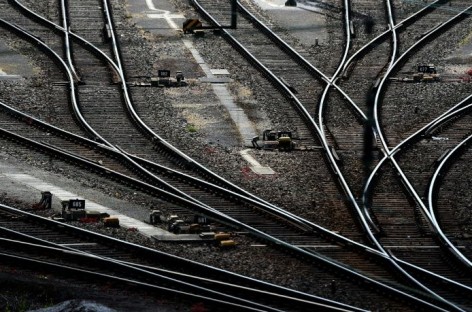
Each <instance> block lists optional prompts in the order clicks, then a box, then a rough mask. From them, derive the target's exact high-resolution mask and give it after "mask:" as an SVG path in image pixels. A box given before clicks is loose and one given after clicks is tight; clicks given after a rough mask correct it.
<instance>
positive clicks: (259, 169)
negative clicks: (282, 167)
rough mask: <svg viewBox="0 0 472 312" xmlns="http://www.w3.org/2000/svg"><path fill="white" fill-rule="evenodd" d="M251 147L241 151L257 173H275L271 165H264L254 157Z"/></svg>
mask: <svg viewBox="0 0 472 312" xmlns="http://www.w3.org/2000/svg"><path fill="white" fill-rule="evenodd" d="M249 151H250V149H245V150H242V151H240V152H239V153H240V154H241V156H242V157H243V158H244V159H245V160H246V161H247V162H248V163H249V164H250V165H251V166H250V168H251V170H252V171H254V172H255V173H257V174H261V175H263V174H275V171H274V170H272V169H271V168H270V167H265V166H262V165H261V164H260V163H259V162H258V161H257V160H256V159H254V157H252V156H251V155H249V153H248V152H249Z"/></svg>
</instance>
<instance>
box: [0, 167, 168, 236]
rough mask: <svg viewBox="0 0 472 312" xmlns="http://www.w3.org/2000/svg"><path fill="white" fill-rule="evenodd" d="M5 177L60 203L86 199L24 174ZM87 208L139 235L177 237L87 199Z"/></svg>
mask: <svg viewBox="0 0 472 312" xmlns="http://www.w3.org/2000/svg"><path fill="white" fill-rule="evenodd" d="M3 176H5V177H7V178H10V179H12V180H15V181H17V182H19V183H22V184H25V185H28V186H30V187H32V188H34V189H37V190H39V191H41V192H45V191H49V192H51V193H52V194H53V196H55V197H57V198H58V199H59V200H60V201H63V200H69V199H85V198H83V197H82V196H79V195H77V194H74V193H71V192H68V191H66V190H64V189H62V188H60V187H57V186H55V185H53V184H49V183H46V182H44V181H42V180H40V179H37V178H35V177H33V176H30V175H28V174H22V173H4V174H3ZM86 201H87V202H86V207H87V210H94V211H98V212H100V213H107V214H109V215H112V216H115V217H117V218H118V219H119V220H120V226H122V227H124V228H137V229H138V231H139V233H141V234H143V235H145V236H148V237H150V236H152V235H175V234H173V233H169V232H167V231H164V230H162V229H159V228H156V227H154V226H151V225H149V224H147V223H144V222H142V221H139V220H136V219H133V218H131V217H128V216H125V215H123V214H121V213H119V212H118V211H115V210H113V209H111V208H109V207H105V206H102V205H100V204H97V203H95V202H93V201H90V200H87V199H86Z"/></svg>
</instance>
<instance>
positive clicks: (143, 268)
mask: <svg viewBox="0 0 472 312" xmlns="http://www.w3.org/2000/svg"><path fill="white" fill-rule="evenodd" d="M78 230H79V231H80V228H78ZM0 231H3V232H5V233H7V234H8V235H10V236H14V237H18V239H21V240H20V241H19V242H20V243H31V244H34V245H35V246H47V247H51V248H55V250H57V251H61V250H65V251H66V252H67V253H75V254H80V255H84V256H86V257H93V258H96V259H101V260H103V261H108V262H111V263H114V264H117V265H124V266H125V268H127V269H128V268H131V269H135V268H137V269H139V271H140V272H144V273H147V272H149V273H151V274H152V275H151V277H158V278H161V279H164V280H166V279H170V281H171V282H174V281H175V282H177V283H183V284H184V285H186V286H188V285H189V284H190V285H193V286H194V287H195V288H197V289H202V290H205V291H213V290H212V289H206V288H204V287H201V286H198V285H197V284H202V283H205V284H208V283H210V284H211V285H214V286H212V287H213V288H215V287H216V289H220V292H221V293H222V294H226V295H228V293H231V292H233V291H244V292H245V293H247V294H249V295H251V296H255V295H261V296H270V297H272V298H273V300H275V299H277V300H284V301H290V302H292V304H294V305H296V304H301V305H304V306H305V308H320V307H328V305H330V306H329V307H330V308H331V309H333V311H338V310H339V311H365V310H362V309H359V308H357V307H353V306H350V305H346V304H343V303H339V302H336V301H332V300H329V299H326V298H322V297H319V296H314V295H310V294H307V293H302V292H299V291H295V290H292V289H288V288H283V287H280V286H277V285H274V284H269V283H266V284H263V283H258V282H259V281H257V280H256V281H255V282H256V284H258V285H257V286H259V287H267V288H275V289H274V290H277V291H280V292H279V293H276V292H273V291H270V290H264V289H257V288H250V287H248V286H242V285H238V284H234V283H230V282H224V281H222V280H217V279H210V278H208V277H202V276H196V275H195V273H192V275H191V274H187V273H183V272H179V271H172V270H169V269H164V268H158V267H151V266H148V265H143V264H139V263H133V262H129V261H124V260H119V259H114V258H111V257H106V256H101V255H97V254H94V253H91V252H85V251H81V250H78V249H75V248H72V247H69V246H64V245H61V244H59V243H53V242H50V241H47V240H44V239H40V238H37V237H34V236H31V235H28V234H24V233H22V232H18V231H17V230H11V229H8V228H5V227H0ZM2 240H3V241H18V240H12V239H5V238H0V242H1V241H2ZM184 260H185V259H184ZM182 265H183V264H182ZM205 269H212V270H213V267H209V268H205ZM225 272H227V271H225ZM204 273H205V272H204ZM156 274H157V275H156ZM242 278H245V279H247V278H246V277H245V276H242ZM190 281H194V283H191V282H190ZM250 282H254V280H251V281H250ZM255 286H256V285H255ZM274 286H275V287H274ZM221 287H224V288H225V289H226V291H225V292H223V291H222V290H221ZM295 296H297V297H295ZM229 297H230V298H231V296H230V295H229ZM238 300H242V301H245V300H243V299H242V298H239V297H238ZM246 303H248V304H254V303H253V302H246ZM254 305H255V306H256V307H258V305H260V304H257V303H255V304H254ZM277 311H279V310H277Z"/></svg>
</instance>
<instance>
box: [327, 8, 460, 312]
mask: <svg viewBox="0 0 472 312" xmlns="http://www.w3.org/2000/svg"><path fill="white" fill-rule="evenodd" d="M387 7H388V17H389V22H390V23H392V22H393V17H392V10H391V5H390V2H389V1H388V2H387ZM344 8H345V11H344V18H345V24H346V30H345V35H346V43H345V53H344V57H343V58H342V59H341V62H340V64H339V67H338V70H337V71H336V73H335V75H333V77H332V78H331V81H334V80H335V79H337V78H338V77H337V75H339V73H340V72H342V66H343V65H344V64H345V62H346V59H347V52H348V48H349V42H350V41H351V36H350V35H351V31H350V25H351V22H350V11H349V0H345V2H344ZM390 25H392V24H390ZM392 33H393V40H395V39H396V32H395V30H394V29H392ZM394 47H395V48H396V44H395V45H394ZM395 53H396V50H395V49H392V55H391V65H390V66H389V68H391V67H392V63H393V61H394V60H395ZM328 89H329V86H328V87H327V88H326V89H325V92H324V93H323V96H322V97H321V103H320V105H319V113H318V116H319V127H320V129H321V130H322V131H323V120H322V118H323V105H324V102H325V100H326V96H327V93H328ZM322 135H323V136H324V131H323V132H322ZM326 152H327V153H331V150H329V149H327V150H326ZM333 158H334V157H333ZM339 175H340V178H342V173H341V172H340V173H339ZM346 185H347V182H346ZM348 190H349V191H350V189H348ZM356 205H357V203H356ZM363 211H365V210H359V209H357V213H362V212H363ZM367 216H368V217H367V218H365V219H366V220H371V219H370V216H369V215H367ZM365 219H364V220H365ZM371 224H373V223H371ZM363 226H364V229H365V230H366V231H367V232H368V235H369V237H371V239H372V240H373V241H374V243H375V244H376V246H377V248H378V249H379V250H380V251H381V252H382V253H384V254H386V255H388V261H389V262H390V264H391V265H392V266H393V268H394V269H395V270H396V271H398V272H399V273H400V274H402V275H403V276H405V277H406V278H407V279H408V280H409V281H411V282H412V283H413V284H414V285H416V286H417V287H419V288H420V289H422V290H423V291H425V292H426V293H429V294H430V295H432V296H433V297H435V298H436V299H437V300H439V301H441V302H443V303H444V304H446V305H448V306H450V307H452V308H453V309H457V310H459V311H461V309H460V308H459V307H458V306H457V305H456V304H454V303H452V302H450V301H448V300H446V299H444V298H443V297H441V296H440V295H438V294H437V293H436V292H434V291H433V290H431V289H430V288H428V287H427V286H425V285H424V284H423V283H421V282H420V281H419V280H418V279H416V278H415V277H414V276H412V275H411V274H410V273H408V272H407V271H406V270H404V269H403V268H402V267H401V266H400V265H399V264H398V262H397V261H395V259H394V258H393V257H391V255H390V253H388V252H387V251H386V250H385V249H384V247H383V246H382V244H381V243H380V242H379V241H378V240H377V238H376V237H375V235H374V234H373V233H372V232H371V229H370V227H369V226H368V225H367V224H363Z"/></svg>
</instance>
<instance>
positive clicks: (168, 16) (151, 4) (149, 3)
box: [146, 0, 184, 29]
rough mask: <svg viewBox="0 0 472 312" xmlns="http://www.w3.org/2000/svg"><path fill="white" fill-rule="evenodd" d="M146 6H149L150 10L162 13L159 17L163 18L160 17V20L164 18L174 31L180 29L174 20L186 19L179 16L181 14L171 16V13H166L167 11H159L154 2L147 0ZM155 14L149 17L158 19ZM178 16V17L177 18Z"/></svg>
mask: <svg viewBox="0 0 472 312" xmlns="http://www.w3.org/2000/svg"><path fill="white" fill-rule="evenodd" d="M146 4H147V7H148V8H149V10H151V11H158V12H160V13H159V14H157V15H159V16H162V17H159V18H164V19H165V20H166V22H167V24H169V26H170V27H171V28H173V29H179V27H178V26H177V24H176V23H175V22H174V21H173V20H172V19H173V18H184V16H183V15H179V14H170V12H169V11H166V10H160V9H157V8H156V7H155V6H154V2H153V1H152V0H146ZM153 15H154V14H148V16H149V17H150V18H156V17H153ZM176 16H178V17H176Z"/></svg>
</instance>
